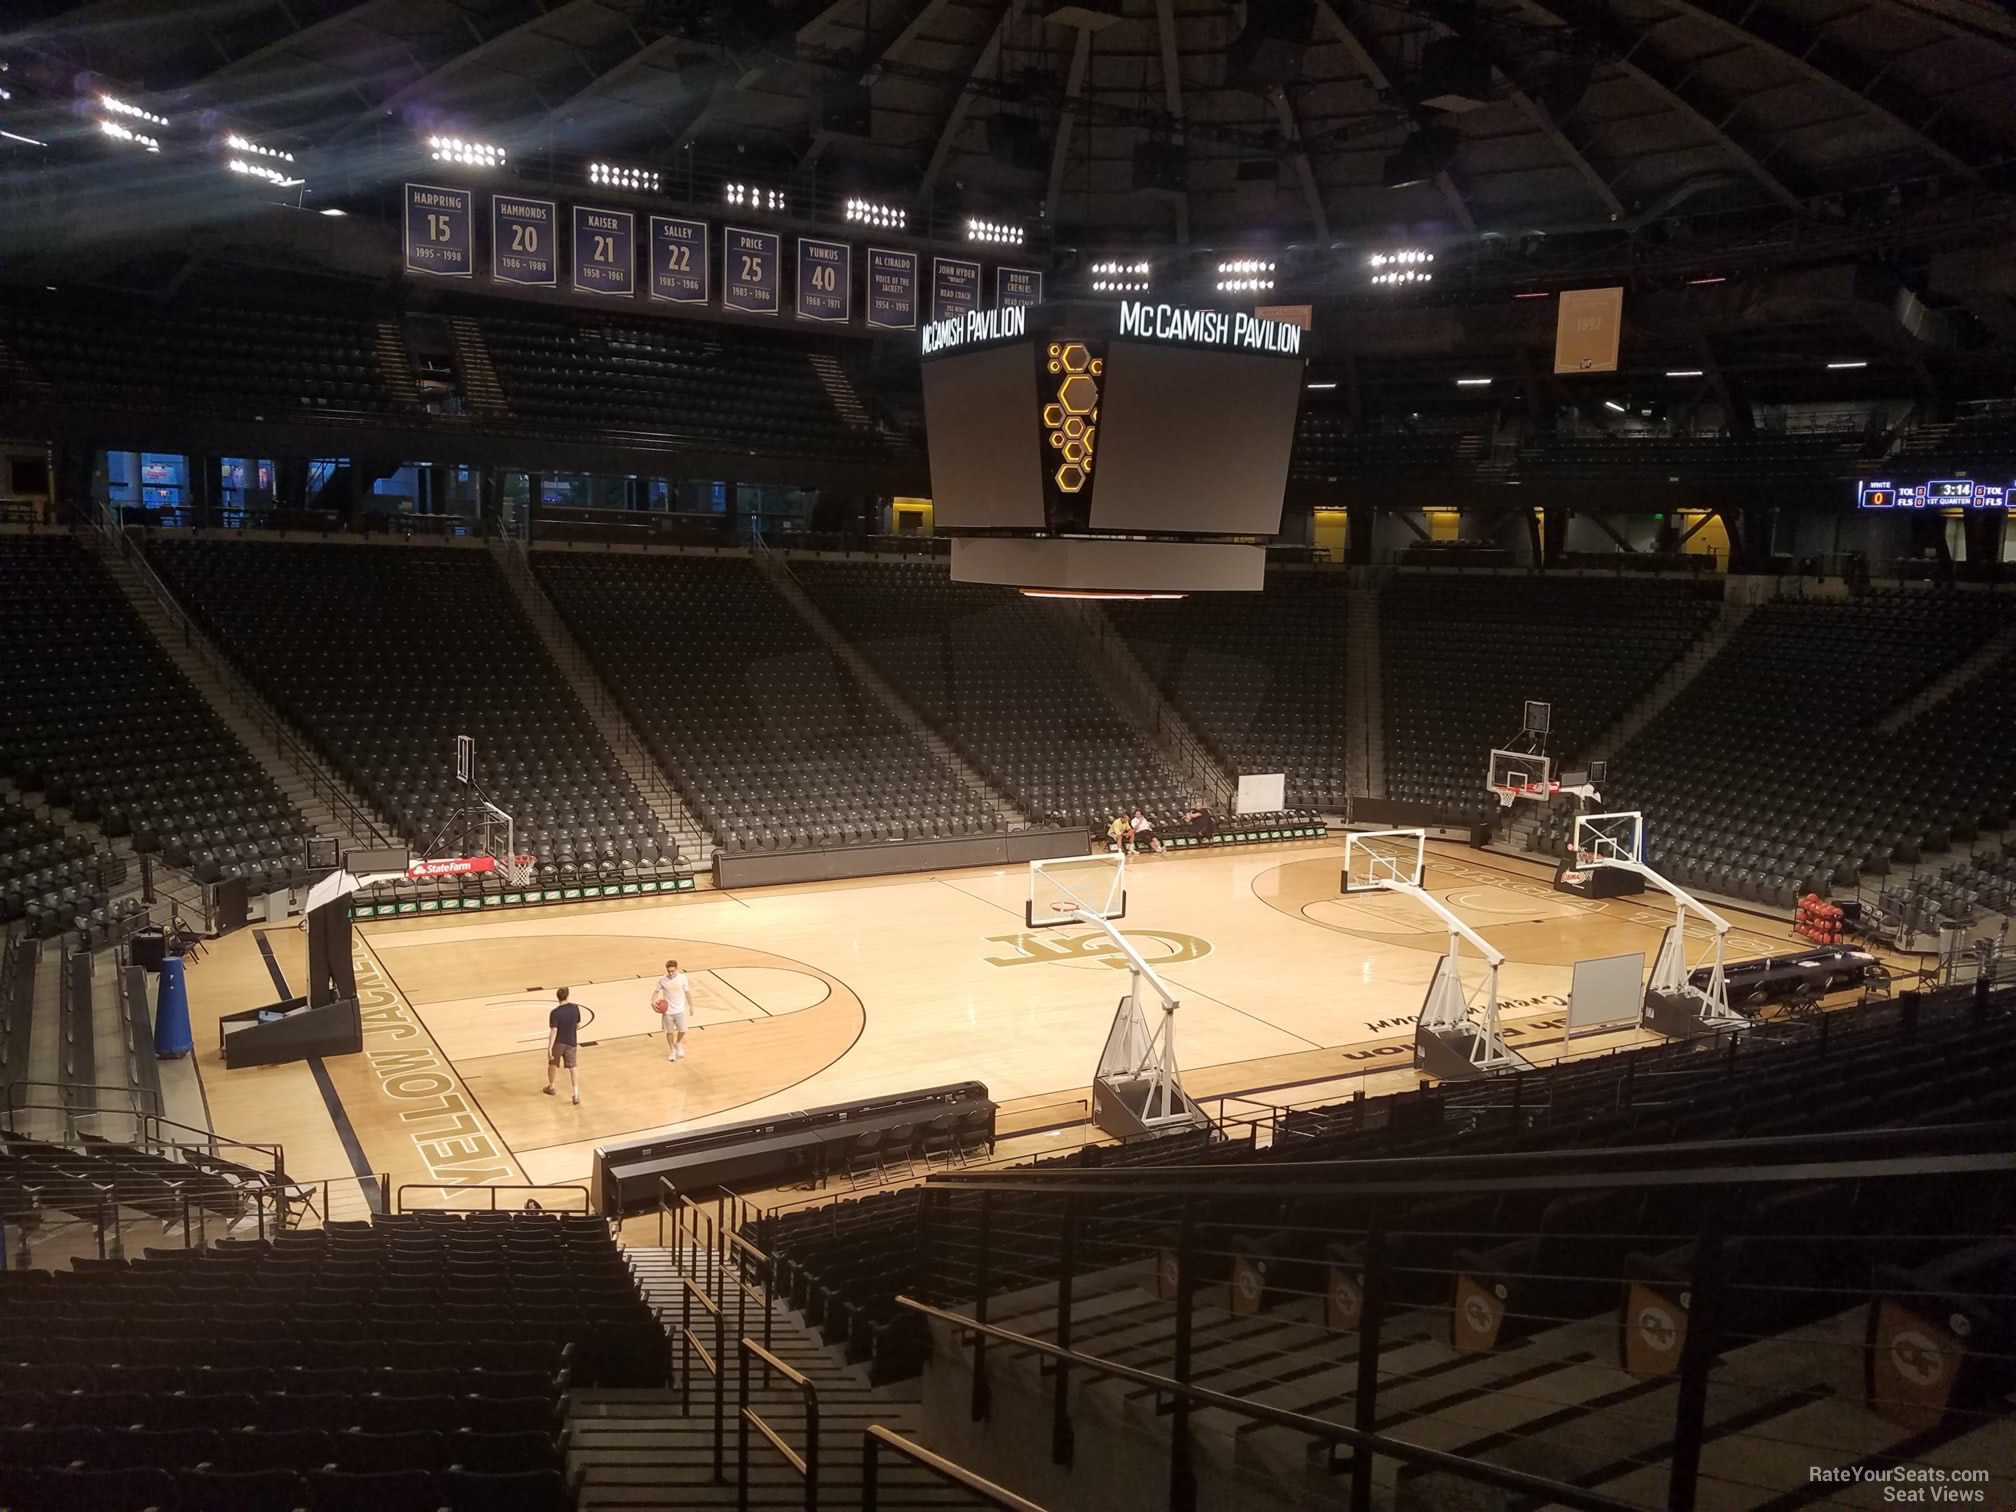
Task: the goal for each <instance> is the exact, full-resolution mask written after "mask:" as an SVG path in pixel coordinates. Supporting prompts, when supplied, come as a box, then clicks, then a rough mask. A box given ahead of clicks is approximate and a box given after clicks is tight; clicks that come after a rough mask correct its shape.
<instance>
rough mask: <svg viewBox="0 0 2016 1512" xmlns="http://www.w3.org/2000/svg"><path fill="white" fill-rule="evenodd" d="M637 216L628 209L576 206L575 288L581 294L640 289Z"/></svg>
mask: <svg viewBox="0 0 2016 1512" xmlns="http://www.w3.org/2000/svg"><path fill="white" fill-rule="evenodd" d="M636 239H637V217H636V215H635V214H634V213H633V212H632V211H629V210H597V209H595V208H593V207H592V206H588V205H576V206H575V207H574V290H575V292H576V293H578V294H616V295H621V296H626V297H627V296H629V295H633V294H635V293H636V292H637V253H636V247H635V245H634V244H635V242H636Z"/></svg>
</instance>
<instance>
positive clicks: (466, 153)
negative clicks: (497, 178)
mask: <svg viewBox="0 0 2016 1512" xmlns="http://www.w3.org/2000/svg"><path fill="white" fill-rule="evenodd" d="M427 150H428V154H429V156H431V157H432V158H433V159H434V161H435V162H437V163H459V164H461V165H462V166H463V167H464V168H501V167H503V166H504V149H503V148H502V147H493V146H491V145H490V144H489V143H488V142H467V141H464V140H463V139H462V138H461V137H449V136H430V137H429V138H427Z"/></svg>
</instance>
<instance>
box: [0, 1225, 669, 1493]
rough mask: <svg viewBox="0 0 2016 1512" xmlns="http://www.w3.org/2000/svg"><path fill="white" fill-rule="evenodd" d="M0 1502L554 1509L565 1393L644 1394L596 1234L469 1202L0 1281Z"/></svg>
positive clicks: (614, 1266)
mask: <svg viewBox="0 0 2016 1512" xmlns="http://www.w3.org/2000/svg"><path fill="white" fill-rule="evenodd" d="M0 1295H4V1296H5V1297H6V1300H7V1302H8V1304H9V1305H8V1306H7V1307H6V1308H5V1309H0V1396H4V1399H5V1400H6V1402H7V1404H8V1408H9V1411H8V1413H7V1419H6V1421H7V1426H6V1427H4V1428H0V1504H4V1505H6V1506H7V1507H9V1508H12V1509H17V1512H47V1509H60V1512H75V1509H80V1508H84V1507H89V1508H92V1509H95V1512H140V1509H141V1508H145V1507H154V1508H159V1509H162V1512H176V1509H178V1508H179V1509H180V1512H246V1509H261V1512H263V1509H264V1508H267V1507H278V1508H283V1509H291V1508H295V1507H312V1508H315V1509H317V1512H323V1509H340V1512H352V1509H356V1512H436V1509H441V1508H451V1509H454V1512H566V1509H570V1508H571V1507H572V1506H573V1505H574V1503H575V1500H576V1495H577V1489H578V1488H577V1487H576V1486H575V1485H574V1484H573V1483H572V1482H571V1481H570V1478H569V1477H568V1475H567V1471H566V1437H565V1433H564V1430H563V1427H562V1416H563V1413H564V1410H565V1405H566V1395H567V1392H568V1391H569V1389H570V1388H572V1387H574V1386H584V1385H600V1386H605V1387H617V1388H634V1387H645V1388H662V1387H663V1386H664V1385H665V1381H666V1364H667V1350H666V1348H665V1339H664V1334H663V1332H662V1330H661V1329H660V1328H659V1326H658V1323H657V1320H656V1318H655V1317H654V1316H653V1314H652V1312H651V1309H650V1307H649V1306H648V1305H647V1304H646V1303H645V1301H644V1300H643V1297H642V1295H641V1293H640V1292H639V1290H638V1287H637V1284H636V1281H635V1279H634V1277H633V1276H632V1274H631V1272H630V1269H629V1266H628V1263H627V1262H626V1261H625V1260H624V1258H623V1256H622V1255H621V1253H620V1252H619V1251H618V1249H617V1248H616V1245H615V1242H614V1241H613V1239H612V1238H611V1236H610V1233H609V1229H608V1226H607V1224H605V1223H604V1222H603V1221H602V1220H600V1219H598V1218H586V1217H559V1216H551V1215H545V1214H514V1213H487V1212H486V1213H474V1214H471V1215H470V1216H469V1217H467V1218H466V1219H465V1218H463V1217H462V1216H461V1215H459V1214H451V1213H440V1214H405V1215H400V1216H396V1217H395V1216H389V1215H388V1216H381V1217H380V1218H379V1219H377V1220H376V1221H375V1222H373V1223H355V1224H332V1225H331V1226H330V1227H329V1228H328V1229H326V1230H314V1231H296V1232H289V1233H285V1234H282V1235H280V1236H278V1237H277V1238H275V1239H274V1240H272V1241H271V1242H270V1243H267V1242H258V1241H225V1242H223V1243H221V1244H219V1245H216V1246H213V1247H212V1248H211V1249H209V1250H207V1251H195V1250H191V1251H178V1252H167V1253H163V1252H155V1251H150V1252H149V1258H147V1259H144V1260H139V1261H134V1262H131V1263H129V1262H127V1261H124V1260H111V1261H100V1262H81V1263H80V1265H79V1268H78V1269H77V1270H75V1271H70V1272H57V1273H54V1274H52V1273H50V1272H47V1271H32V1270H31V1271H9V1272H6V1273H5V1275H4V1276H0Z"/></svg>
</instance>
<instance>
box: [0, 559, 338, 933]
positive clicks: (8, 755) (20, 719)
mask: <svg viewBox="0 0 2016 1512" xmlns="http://www.w3.org/2000/svg"><path fill="white" fill-rule="evenodd" d="M0 640H4V642H5V643H6V644H7V645H8V646H9V647H16V648H19V654H15V655H10V656H8V657H6V658H4V659H0V772H4V773H5V774H6V775H7V776H8V777H9V778H11V779H12V780H13V782H14V784H15V785H16V786H17V787H19V788H20V789H21V790H22V791H23V792H25V793H30V794H39V795H40V796H41V798H42V800H43V801H44V802H46V803H47V804H49V805H50V806H51V807H53V808H60V809H68V810H69V811H70V814H71V815H72V817H74V818H76V819H80V820H85V821H89V822H91V823H95V824H97V825H98V826H100V827H101V828H102V829H103V831H104V832H105V834H106V835H107V836H110V837H112V838H115V839H116V838H122V837H126V836H131V837H132V841H133V847H134V849H135V850H137V851H140V852H142V853H147V852H155V851H158V852H160V853H161V854H162V855H163V856H164V857H165V859H166V860H167V861H168V862H169V864H171V865H173V866H178V867H193V868H194V870H195V872H196V875H197V877H198V878H199V879H200V880H203V881H215V880H216V879H217V878H218V877H220V876H224V875H227V874H229V875H238V874H242V875H245V876H247V877H248V878H250V879H251V880H252V881H253V882H255V883H261V882H268V883H275V884H277V885H281V886H284V885H285V884H286V881H287V880H288V878H290V877H291V876H293V874H294V872H295V871H296V870H297V869H298V867H299V865H300V863H301V861H302V859H303V855H302V852H303V847H304V836H305V828H306V826H305V822H304V821H303V820H302V818H301V815H300V813H299V811H297V810H296V809H295V808H294V807H293V805H292V804H290V803H288V802H287V801H286V798H285V797H284V795H282V793H281V792H280V789H279V788H278V786H277V785H276V784H275V783H274V781H273V779H272V778H271V777H270V776H269V775H268V774H267V773H266V771H265V769H264V768H263V767H261V766H260V765H259V763H258V762H257V761H256V760H255V759H254V758H253V756H252V754H251V753H250V752H249V751H247V750H246V749H245V747H244V746H243V745H242V744H240V743H239V741H238V738H237V737H236V736H235V735H233V734H232V733H231V732H230V731H229V730H228V729H226V728H225V727H224V725H223V724H222V722H221V721H219V719H218V718H217V716H216V715H215V714H214V713H213V712H211V709H210V706H209V705H208V704H207V703H206V702H205V701H204V698H203V695H202V694H201V693H199V692H198V691H197V690H196V689H195V688H194V687H193V686H191V685H190V683H189V681H188V679H187V678H185V677H184V676H183V675H182V673H181V672H180V671H179V670H178V669H177V668H176V667H175V665H174V663H172V662H171V661H169V659H168V657H167V654H166V653H165V652H164V651H163V650H162V649H161V647H160V646H159V645H158V644H156V643H155V640H154V638H153V636H152V634H151V633H150V632H149V631H148V630H147V628H146V626H145V625H144V624H142V623H141V620H140V617H139V616H138V615H137V614H135V613H134V611H133V608H132V606H131V605H130V604H129V603H128V602H127V601H126V598H125V596H124V595H123V594H122V593H121V592H120V591H119V588H118V586H117V585H116V584H115V583H114V582H113V581H112V579H111V577H110V576H109V575H108V574H107V573H106V571H105V569H104V568H103V567H102V566H101V565H100V564H99V562H98V561H97V559H96V558H94V557H93V556H91V554H90V553H89V552H87V551H86V550H85V549H84V548H83V547H82V546H80V545H79V544H78V543H77V542H76V541H75V540H74V539H72V538H71V537H68V536H9V537H5V538H0ZM81 843H82V842H80V841H77V840H74V839H73V840H68V841H65V840H63V839H62V838H61V837H55V836H51V837H48V838H47V839H46V840H44V841H40V842H37V844H38V845H40V844H48V845H51V846H53V847H56V848H57V849H58V850H61V851H63V852H64V853H65V854H64V856H63V857H58V856H56V855H54V854H53V853H48V854H45V853H41V852H39V851H37V852H34V854H36V855H43V856H44V858H45V861H46V863H47V864H54V863H55V862H56V861H58V860H59V859H75V858H78V857H80V856H81V855H82V850H81V849H80V848H79V847H80V846H81ZM4 864H5V863H0V865H4ZM43 869H44V867H43V866H38V865H33V864H31V865H30V866H29V867H28V868H27V870H28V871H29V872H30V873H31V874H32V873H34V872H37V871H41V870H43ZM43 880H44V884H45V885H44V887H43V892H42V893H38V894H35V895H34V896H35V897H36V898H38V899H39V898H43V897H45V896H46V893H47V892H48V890H49V887H48V886H47V885H46V884H48V883H51V882H54V881H55V880H56V879H54V878H44V879H43ZM33 885H34V884H32V883H28V882H27V881H26V879H25V878H24V879H23V887H22V894H23V900H24V903H25V901H26V899H27V897H28V890H29V888H30V887H31V886H33ZM78 885H80V884H79V883H77V882H63V883H62V884H61V887H60V888H58V889H57V890H58V891H59V894H60V892H61V891H62V890H65V889H67V888H69V887H72V886H78ZM68 901H70V902H72V903H73V904H74V905H75V906H74V907H73V908H72V913H73V914H74V913H79V912H81V913H89V912H91V911H92V910H93V909H94V908H96V907H97V905H98V903H99V902H102V899H96V900H93V901H92V902H91V903H90V904H88V905H87V904H86V903H85V902H84V899H83V896H82V895H81V894H80V896H79V897H78V898H77V899H74V900H68ZM45 906H46V905H45ZM67 922H69V921H67V920H66V921H64V923H59V924H57V925H56V926H55V927H57V928H61V927H64V924H65V923H67Z"/></svg>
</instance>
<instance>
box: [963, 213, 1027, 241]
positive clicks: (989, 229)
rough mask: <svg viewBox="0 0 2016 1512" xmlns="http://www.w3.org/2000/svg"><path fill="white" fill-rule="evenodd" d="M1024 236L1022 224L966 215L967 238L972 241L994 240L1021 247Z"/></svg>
mask: <svg viewBox="0 0 2016 1512" xmlns="http://www.w3.org/2000/svg"><path fill="white" fill-rule="evenodd" d="M1022 236H1023V232H1022V228H1021V227H1020V226H1010V225H1007V224H1005V223H1003V222H1000V221H990V220H982V219H981V218H980V217H978V216H977V215H969V216H967V217H966V240H968V241H970V242H993V243H995V244H996V245H998V246H1003V247H1019V246H1021V245H1022Z"/></svg>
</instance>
